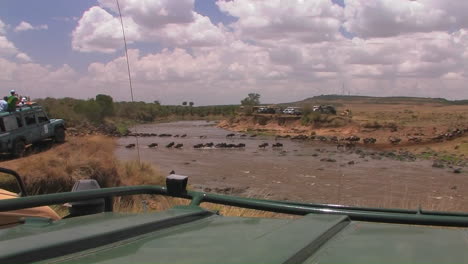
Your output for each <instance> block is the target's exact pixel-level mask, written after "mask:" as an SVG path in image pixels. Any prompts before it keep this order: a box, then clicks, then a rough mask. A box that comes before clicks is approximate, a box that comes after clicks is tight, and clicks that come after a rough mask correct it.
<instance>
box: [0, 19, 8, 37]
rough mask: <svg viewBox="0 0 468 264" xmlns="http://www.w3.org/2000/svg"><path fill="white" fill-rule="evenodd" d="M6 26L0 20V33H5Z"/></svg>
mask: <svg viewBox="0 0 468 264" xmlns="http://www.w3.org/2000/svg"><path fill="white" fill-rule="evenodd" d="M6 27H7V25H5V23H3V21H2V20H0V35H3V34H5V33H6Z"/></svg>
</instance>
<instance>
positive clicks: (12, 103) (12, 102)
mask: <svg viewBox="0 0 468 264" xmlns="http://www.w3.org/2000/svg"><path fill="white" fill-rule="evenodd" d="M17 103H18V97H17V96H16V91H15V90H11V91H10V96H9V97H8V111H9V112H14V111H16V104H17Z"/></svg>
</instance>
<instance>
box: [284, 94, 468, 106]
mask: <svg viewBox="0 0 468 264" xmlns="http://www.w3.org/2000/svg"><path fill="white" fill-rule="evenodd" d="M353 103H356V104H358V103H359V104H440V105H468V100H453V101H451V100H447V99H445V98H425V97H406V96H395V97H373V96H359V95H334V94H330V95H319V96H314V97H311V98H307V99H304V100H302V101H298V102H293V103H291V104H295V105H303V104H353Z"/></svg>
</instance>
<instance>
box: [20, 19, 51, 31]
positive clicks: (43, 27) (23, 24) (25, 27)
mask: <svg viewBox="0 0 468 264" xmlns="http://www.w3.org/2000/svg"><path fill="white" fill-rule="evenodd" d="M48 28H49V27H48V26H47V25H37V26H33V25H31V24H29V23H28V22H26V21H21V23H19V24H18V26H16V27H15V29H14V31H15V32H21V31H28V30H46V29H48Z"/></svg>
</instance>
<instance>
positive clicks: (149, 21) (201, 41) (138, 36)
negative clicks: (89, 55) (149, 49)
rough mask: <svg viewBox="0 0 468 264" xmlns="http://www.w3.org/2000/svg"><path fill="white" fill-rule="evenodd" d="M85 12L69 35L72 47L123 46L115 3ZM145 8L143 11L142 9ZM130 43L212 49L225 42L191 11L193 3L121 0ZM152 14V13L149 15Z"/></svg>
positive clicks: (222, 34) (102, 48)
mask: <svg viewBox="0 0 468 264" xmlns="http://www.w3.org/2000/svg"><path fill="white" fill-rule="evenodd" d="M99 2H100V4H101V6H94V7H92V8H90V9H89V10H87V11H86V12H84V14H83V16H82V17H81V19H80V20H79V22H78V26H77V27H76V28H75V30H74V31H73V33H72V47H73V49H74V50H78V51H81V52H104V53H112V52H115V51H116V50H117V49H118V48H119V47H122V31H121V25H120V20H119V18H118V15H117V14H115V12H116V10H115V1H107V0H106V1H104V0H103V1H99ZM143 7H145V8H143ZM121 8H122V14H123V20H124V26H125V33H126V37H127V40H128V42H129V43H132V42H135V41H138V42H148V43H160V44H162V45H165V46H184V47H193V46H213V45H220V44H222V43H224V42H225V40H226V38H227V37H226V35H227V34H228V33H227V32H226V30H225V29H224V27H222V26H221V25H219V26H216V25H214V24H212V23H211V20H210V19H209V18H208V17H206V16H202V15H200V14H198V13H196V12H194V11H193V0H192V1H162V0H161V1H159V0H146V1H143V2H140V1H121ZM150 11H151V12H150Z"/></svg>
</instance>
